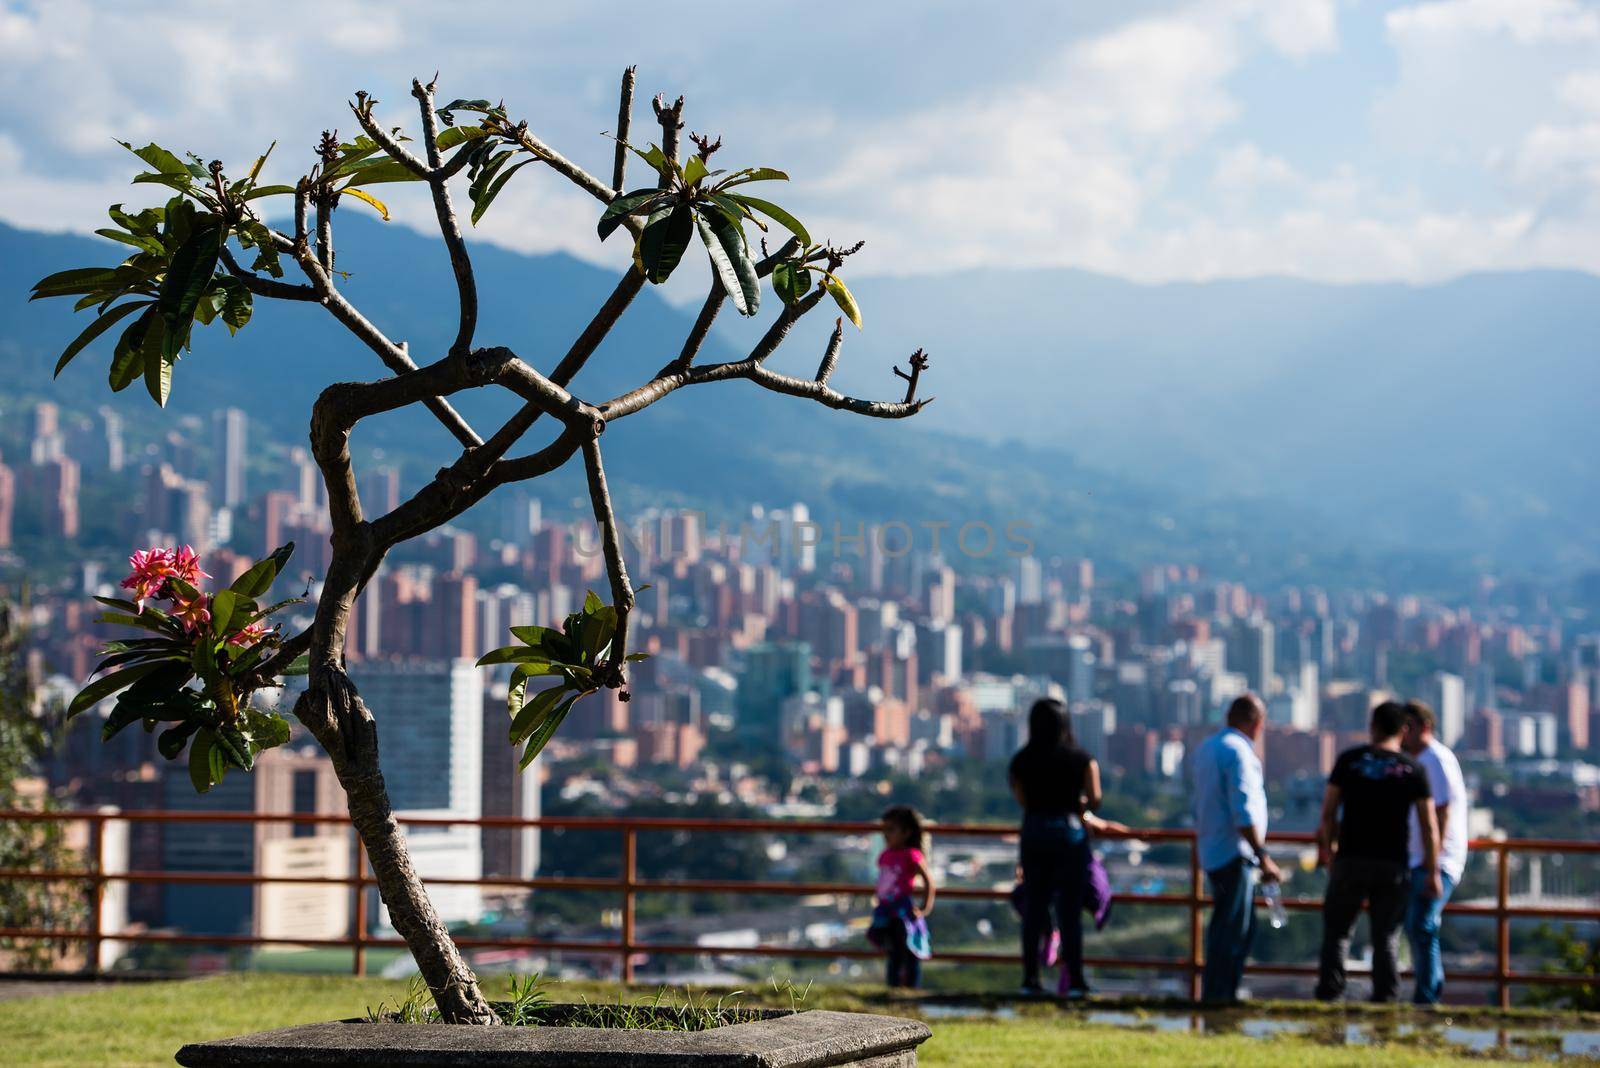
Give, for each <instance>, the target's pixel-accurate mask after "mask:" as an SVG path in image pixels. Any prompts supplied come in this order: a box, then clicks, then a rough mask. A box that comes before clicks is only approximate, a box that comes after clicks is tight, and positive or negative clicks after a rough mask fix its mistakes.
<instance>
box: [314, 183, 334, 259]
mask: <svg viewBox="0 0 1600 1068" xmlns="http://www.w3.org/2000/svg"><path fill="white" fill-rule="evenodd" d="M333 205H334V197H333V194H331V193H328V194H324V195H322V196H319V197H317V262H319V263H321V264H322V269H323V270H324V271H327V272H328V274H330V275H331V274H333Z"/></svg>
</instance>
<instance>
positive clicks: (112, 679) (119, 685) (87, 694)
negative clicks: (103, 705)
mask: <svg viewBox="0 0 1600 1068" xmlns="http://www.w3.org/2000/svg"><path fill="white" fill-rule="evenodd" d="M161 666H162V662H161V661H156V662H154V663H149V664H136V665H135V666H133V667H130V668H123V669H122V670H121V671H117V672H114V673H112V674H110V675H104V676H102V677H100V678H98V679H95V680H94V681H93V682H91V683H89V684H88V685H87V686H85V687H84V688H83V689H81V690H79V691H78V694H77V696H76V697H74V698H73V699H72V702H71V703H70V704H68V705H67V718H68V719H71V718H72V717H73V716H76V715H77V714H78V713H80V712H84V711H87V710H88V709H90V708H93V707H94V706H95V705H96V704H98V703H99V702H101V701H102V700H104V699H105V698H107V697H110V696H111V695H112V694H114V693H116V692H117V691H118V690H122V689H126V688H127V687H129V686H132V685H133V684H134V683H136V682H138V681H139V680H140V679H142V678H144V677H145V676H146V675H148V674H150V673H151V672H152V671H154V670H155V669H156V668H158V667H161Z"/></svg>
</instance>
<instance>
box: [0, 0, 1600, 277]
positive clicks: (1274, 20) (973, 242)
mask: <svg viewBox="0 0 1600 1068" xmlns="http://www.w3.org/2000/svg"><path fill="white" fill-rule="evenodd" d="M627 64H637V65H638V71H639V86H640V93H641V101H640V103H641V105H642V107H641V109H640V110H639V111H638V112H637V113H636V120H637V121H636V125H635V136H636V137H637V138H640V139H648V138H649V136H650V133H651V130H650V128H649V127H650V124H651V121H652V117H651V115H650V113H649V109H648V105H647V104H646V103H645V99H646V98H647V97H648V96H649V95H651V94H653V93H655V92H658V91H664V92H667V93H669V94H671V95H674V96H675V95H677V94H679V93H682V94H684V95H685V97H686V98H687V106H686V113H685V114H686V121H687V124H688V126H689V127H690V129H692V130H696V131H701V132H708V133H711V134H713V135H719V136H721V137H722V139H723V144H724V148H723V150H722V153H721V155H719V156H718V158H717V160H716V162H717V163H718V164H722V165H725V166H735V167H737V166H744V165H749V164H759V165H765V166H775V167H781V168H783V169H784V170H786V171H788V172H789V174H790V175H791V176H792V178H793V181H792V182H791V183H789V185H788V186H786V187H769V189H770V190H771V191H770V193H769V194H768V195H769V196H770V198H771V199H773V200H776V201H778V202H780V203H782V204H783V205H785V206H786V207H788V208H790V210H792V211H794V212H795V213H796V214H797V215H799V216H800V217H801V218H802V219H804V220H805V221H806V222H807V224H808V226H809V227H810V229H811V230H812V232H813V234H816V235H819V236H824V237H827V238H830V239H833V240H835V241H836V242H839V243H845V242H853V241H855V240H858V239H865V240H866V241H867V242H868V250H867V252H866V253H865V254H863V255H862V256H861V257H859V258H858V259H857V260H853V261H852V264H851V269H852V271H853V272H854V273H856V274H917V273H927V272H948V271H958V270H963V269H968V268H974V267H1057V266H1068V267H1077V268H1085V269H1089V270H1094V271H1099V272H1104V273H1108V274H1113V275H1118V276H1122V277H1127V278H1133V279H1138V280H1144V281H1168V280H1204V279H1211V278H1218V277H1250V276H1257V275H1265V274H1286V275H1293V276H1298V277H1304V278H1310V279H1318V280H1325V281H1334V282H1345V281H1370V280H1402V281H1408V282H1427V281H1434V280H1438V279H1443V278H1449V277H1454V276H1457V275H1460V274H1463V273H1467V272H1471V271H1479V270H1492V269H1518V268H1529V267H1559V268H1577V269H1582V270H1587V271H1593V272H1600V0H1411V2H1405V0H1401V2H1376V0H1373V2H1368V0H1194V2H1153V0H1117V2H1115V3H1112V2H1094V3H1088V2H1079V3H1074V4H1068V3H1064V2H1059V0H1056V2H1050V0H1045V2H1032V0H1019V2H1014V3H1009V4H1004V5H1000V4H993V5H990V4H973V3H970V2H963V3H953V2H944V0H922V2H919V3H914V4H913V3H887V2H881V3H857V4H830V5H819V4H783V5H776V4H742V5H732V4H710V3H698V2H694V0H679V2H677V3H674V4H673V5H671V6H670V8H663V7H661V6H660V5H644V4H634V3H622V2H619V3H612V4H606V5H599V4H594V3H582V4H580V3H557V2H553V0H552V2H540V3H486V2H470V0H460V2H455V3H448V4H440V3H437V2H428V3H413V2H409V0H385V2H383V3H364V2H339V0H320V2H317V3H302V2H300V0H275V2H273V3H270V4H262V3H257V4H248V5H229V4H218V3H215V2H214V0H209V2H205V3H200V2H191V0H162V2H159V3H146V2H142V0H107V2H104V3H99V4H96V3H89V2H85V0H43V2H38V3H33V2H20V3H19V2H13V0H0V86H3V89H4V93H5V99H6V100H7V107H6V108H5V109H3V111H0V219H3V220H4V221H6V222H9V223H11V224H13V225H17V226H23V227H27V228H31V229H42V230H76V231H88V230H92V229H93V228H94V227H96V226H99V225H103V220H104V209H105V206H106V205H108V204H111V203H113V202H124V203H130V204H132V203H142V202H147V201H149V199H150V197H151V193H150V187H147V186H146V187H132V188H130V187H129V186H128V185H127V184H126V183H127V179H128V178H129V177H130V176H131V175H132V174H133V173H134V172H135V170H136V169H137V161H135V160H134V159H133V158H132V157H131V156H129V155H127V154H126V152H125V151H124V150H123V149H121V148H120V147H119V146H118V145H117V144H116V141H117V140H118V139H122V140H130V141H133V142H135V143H140V144H142V143H144V142H146V141H149V140H155V141H157V142H159V143H161V144H164V145H166V146H167V147H169V148H172V149H174V150H179V151H182V150H191V151H194V152H195V153H197V154H199V155H200V156H202V157H204V158H206V159H212V158H220V159H222V160H224V161H225V162H227V163H229V164H230V166H231V167H232V168H233V169H234V170H236V171H238V170H243V169H245V168H247V167H248V165H249V163H250V162H251V161H252V160H253V159H254V158H255V157H256V156H257V155H259V154H260V152H261V151H262V150H263V149H264V148H265V147H266V146H267V145H268V144H270V143H271V142H273V141H277V142H278V149H277V151H276V152H275V153H274V155H273V157H272V162H271V164H269V168H268V176H269V178H271V179H272V180H274V181H292V180H293V179H294V177H296V176H297V174H298V173H301V172H303V171H304V169H305V168H306V167H307V166H308V165H309V163H310V162H311V161H312V159H311V149H312V146H313V145H314V143H315V141H316V139H317V135H318V134H319V132H320V131H321V130H323V129H324V128H329V127H332V128H336V129H338V130H340V132H341V133H344V134H346V135H347V136H348V135H349V134H351V133H353V132H354V131H355V123H354V120H353V119H352V117H351V116H350V113H349V111H348V108H347V106H346V102H347V101H348V100H349V99H351V97H352V96H353V94H354V92H355V90H357V89H365V90H367V91H369V92H371V93H372V94H373V95H374V96H376V97H377V98H378V99H379V100H380V101H382V104H381V106H380V108H379V115H380V118H381V119H382V120H383V121H384V122H385V124H386V125H396V124H406V125H408V126H409V127H411V128H413V129H414V128H415V123H416V119H417V116H416V114H415V110H414V102H413V101H412V99H411V97H410V95H409V85H410V79H411V77H412V76H413V75H418V74H420V75H422V76H423V77H424V78H426V77H428V76H431V75H433V74H434V73H435V72H437V73H438V80H439V92H440V95H441V98H443V99H449V98H451V97H456V96H461V97H488V98H493V99H503V100H504V101H505V103H506V105H507V107H508V110H509V111H510V112H511V114H512V115H513V116H518V117H522V118H526V119H527V120H528V122H529V124H530V127H531V128H532V129H533V130H534V131H535V132H536V133H538V134H539V135H540V136H541V137H543V138H544V139H545V140H546V141H547V142H549V143H550V144H552V145H553V146H554V147H556V148H557V149H559V150H560V151H562V152H564V153H565V154H567V155H569V156H571V157H573V158H575V159H577V160H578V161H579V162H580V163H583V164H584V165H585V166H587V167H588V168H589V169H590V170H591V171H592V172H594V173H597V174H607V175H608V174H609V168H610V162H609V161H610V157H611V142H609V141H607V140H606V139H605V138H604V137H603V136H602V132H604V131H611V130H613V129H614V127H615V121H616V92H617V84H618V80H619V77H620V74H621V70H622V68H623V67H624V66H625V65H627ZM539 170H540V169H539V168H526V169H524V170H523V171H522V172H521V173H520V174H519V175H518V177H517V179H514V180H513V183H512V185H511V187H510V188H509V189H508V190H507V192H506V193H505V194H504V195H503V196H502V197H501V198H500V199H499V200H498V201H496V203H495V206H494V208H493V210H492V211H491V212H490V213H489V215H488V216H487V217H486V218H485V219H484V220H483V222H482V223H481V224H480V225H479V226H478V227H477V228H476V230H475V231H474V232H473V233H472V234H471V235H470V240H473V241H490V242H494V243H497V244H501V245H504V246H507V247H510V248H514V249H517V250H521V251H530V252H544V251H551V250H564V251H568V252H571V253H573V254H575V255H578V256H581V257H583V258H585V259H588V260H593V261H596V262H607V263H615V262H620V261H621V260H622V259H623V258H624V257H625V256H626V255H627V250H626V248H625V247H623V245H624V243H623V241H622V240H621V239H620V238H617V237H613V238H612V241H611V243H610V244H608V245H605V246H602V245H600V244H598V243H597V240H596V237H595V233H594V223H595V221H596V219H597V213H598V205H597V204H596V202H595V201H593V200H592V199H590V198H589V197H587V195H585V194H582V193H580V192H578V191H576V190H574V189H573V188H572V187H570V186H568V185H566V184H564V183H563V181H562V180H561V179H559V178H558V177H556V176H554V175H551V174H548V173H539ZM638 176H639V168H638V167H637V166H636V167H635V177H636V178H637V177H638ZM393 206H394V208H395V212H396V220H397V221H396V225H408V224H409V225H418V226H419V227H422V228H426V224H427V222H428V221H429V210H428V208H427V205H426V204H425V203H424V202H423V200H422V199H420V198H418V197H416V196H411V195H407V194H404V193H403V194H401V195H399V196H397V197H396V198H395V203H394V205H393ZM346 210H365V209H364V208H361V209H358V207H357V206H355V205H352V206H351V207H350V208H348V209H346Z"/></svg>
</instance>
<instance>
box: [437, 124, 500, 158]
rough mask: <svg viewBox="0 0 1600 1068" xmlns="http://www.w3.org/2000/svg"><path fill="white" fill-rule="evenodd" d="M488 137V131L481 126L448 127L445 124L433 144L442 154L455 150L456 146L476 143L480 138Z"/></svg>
mask: <svg viewBox="0 0 1600 1068" xmlns="http://www.w3.org/2000/svg"><path fill="white" fill-rule="evenodd" d="M488 136H489V131H488V130H485V129H484V128H483V127H482V126H450V125H448V124H447V125H446V127H445V128H444V129H443V130H440V131H439V136H438V138H437V139H435V141H434V144H436V145H438V146H439V151H441V152H444V151H446V150H448V149H452V148H455V147H456V146H457V145H464V144H466V143H467V142H468V141H476V140H478V139H479V138H480V137H488Z"/></svg>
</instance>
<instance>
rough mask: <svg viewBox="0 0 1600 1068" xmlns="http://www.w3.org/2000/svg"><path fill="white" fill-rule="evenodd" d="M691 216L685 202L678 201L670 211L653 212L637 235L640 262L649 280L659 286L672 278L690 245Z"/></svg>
mask: <svg viewBox="0 0 1600 1068" xmlns="http://www.w3.org/2000/svg"><path fill="white" fill-rule="evenodd" d="M694 217H695V213H694V212H693V211H691V210H690V209H689V206H688V205H687V204H678V205H676V206H675V207H673V208H672V209H671V210H670V211H658V212H656V213H655V214H654V215H652V216H650V219H649V221H648V222H646V223H645V227H644V233H643V234H641V235H640V236H639V263H640V266H641V267H643V269H644V273H645V277H646V278H648V279H650V281H652V282H654V283H656V284H657V285H660V284H661V283H662V282H665V281H666V280H667V279H668V278H670V277H672V272H673V270H674V269H676V268H677V266H678V261H680V260H682V259H683V254H684V252H685V251H686V250H687V249H688V247H689V235H690V234H692V233H693V232H694Z"/></svg>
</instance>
